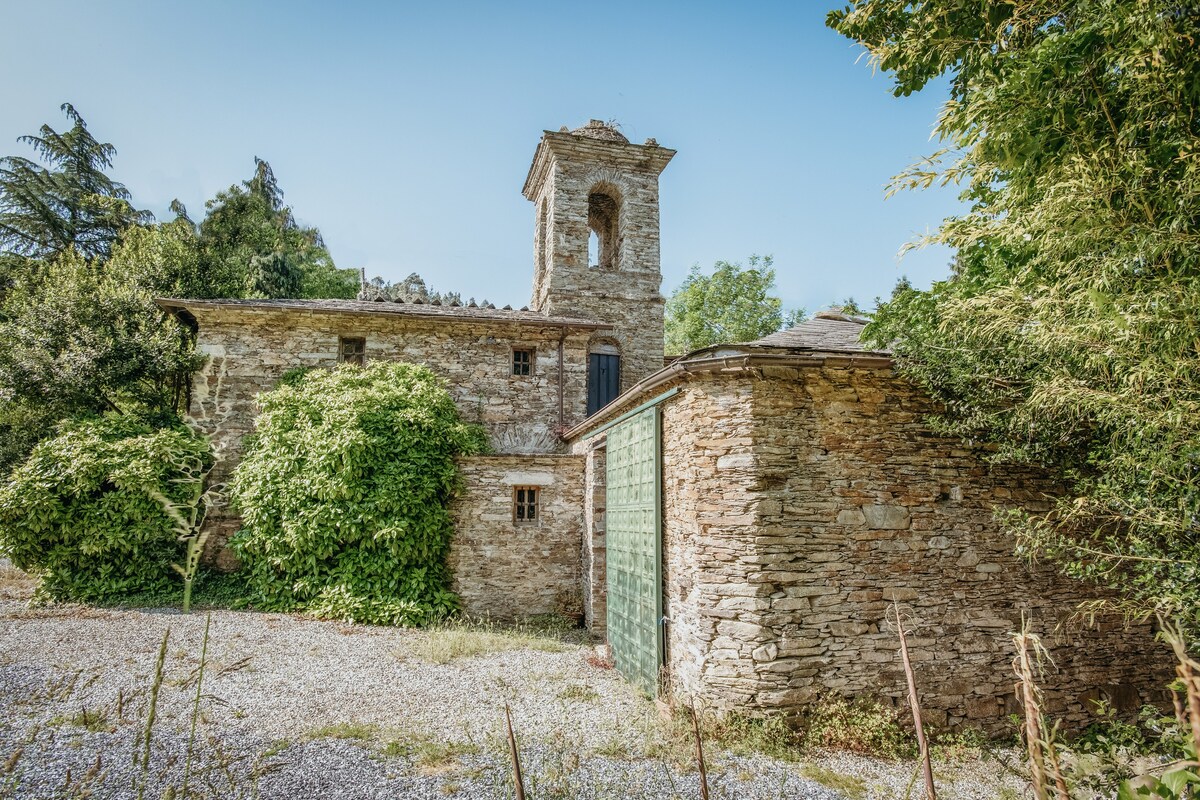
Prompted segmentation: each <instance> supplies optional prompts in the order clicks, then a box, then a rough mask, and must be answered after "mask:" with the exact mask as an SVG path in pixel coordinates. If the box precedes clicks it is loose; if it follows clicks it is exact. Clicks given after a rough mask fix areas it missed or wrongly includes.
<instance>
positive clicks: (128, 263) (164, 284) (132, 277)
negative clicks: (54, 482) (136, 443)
mask: <svg viewBox="0 0 1200 800" xmlns="http://www.w3.org/2000/svg"><path fill="white" fill-rule="evenodd" d="M194 238H195V234H194V232H193V231H192V230H191V229H190V227H189V226H187V225H186V224H181V223H178V222H175V223H166V224H162V225H154V226H135V227H131V228H128V229H127V230H126V233H125V235H124V236H123V237H122V238H121V240H120V242H119V243H118V244H117V245H116V246H115V247H114V248H113V249H112V253H111V255H110V257H109V259H108V260H107V261H106V262H103V263H101V262H99V261H96V260H92V261H89V260H87V259H86V258H84V257H83V256H82V255H80V254H79V253H78V252H76V251H75V250H74V249H69V250H67V251H65V252H64V253H62V254H61V255H59V256H57V257H55V258H53V259H50V260H49V261H47V262H45V263H44V265H43V266H42V268H41V269H40V270H39V273H38V274H37V275H36V276H34V275H27V276H25V277H24V278H22V279H21V280H19V281H17V282H16V284H15V285H14V286H13V288H12V289H11V290H10V292H9V295H8V297H7V298H6V300H5V303H4V306H3V308H4V316H3V317H2V318H0V474H3V473H5V472H6V471H7V469H8V468H10V467H11V466H12V465H13V464H15V463H16V462H18V461H20V460H21V459H22V458H24V456H25V455H26V454H27V453H28V452H29V451H30V450H31V449H32V448H33V446H34V445H35V444H36V443H37V442H38V441H39V440H41V439H42V438H45V437H46V436H49V435H50V434H52V433H53V430H54V428H55V426H56V425H57V424H58V422H60V421H61V420H64V419H67V418H69V417H73V416H80V415H95V414H102V413H119V414H132V415H136V416H141V417H149V418H159V419H163V420H168V419H170V418H172V417H175V416H177V415H178V414H180V413H182V412H183V411H184V410H185V408H184V406H185V404H186V400H187V389H188V382H189V378H190V375H191V373H192V371H193V370H195V369H196V368H197V367H199V365H200V359H199V358H198V357H197V356H196V355H195V353H194V352H193V345H194V342H193V337H192V334H191V331H189V330H188V329H187V328H185V327H183V326H181V325H180V324H179V323H178V322H176V321H175V320H174V319H173V318H170V317H167V316H166V315H165V314H164V313H163V312H162V310H161V309H159V308H158V306H156V305H155V303H154V298H155V297H158V296H163V295H188V294H191V293H193V291H194V288H195V285H196V276H197V272H196V270H195V264H196V250H195V246H194V241H193V240H194Z"/></svg>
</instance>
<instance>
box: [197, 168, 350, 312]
mask: <svg viewBox="0 0 1200 800" xmlns="http://www.w3.org/2000/svg"><path fill="white" fill-rule="evenodd" d="M254 167H255V169H254V176H253V177H252V178H250V180H248V181H245V182H243V183H242V184H241V185H236V184H235V185H233V186H230V187H229V188H228V189H226V190H225V191H223V192H220V193H219V194H218V195H217V196H216V197H215V198H213V199H212V200H210V201H208V203H207V210H208V213H207V214H206V215H205V218H204V221H203V222H201V223H200V226H199V237H200V238H199V246H200V252H201V263H202V269H203V270H204V272H205V273H206V274H207V275H208V276H209V279H210V283H211V291H212V292H213V293H214V296H221V297H268V298H270V297H276V298H279V297H282V298H297V297H332V298H353V297H355V296H356V295H357V293H358V290H359V281H358V273H357V272H355V271H354V270H352V269H337V268H336V267H335V266H334V263H333V258H332V257H331V256H330V255H329V250H328V249H327V248H326V247H325V243H324V241H323V240H322V239H321V233H320V231H318V230H317V229H316V228H307V227H304V226H301V225H299V224H298V223H297V222H296V219H295V217H294V216H293V214H292V210H291V208H290V207H288V206H286V205H284V202H283V191H282V190H281V189H280V188H279V183H278V181H277V180H276V179H275V173H274V171H273V170H272V169H271V165H270V164H268V163H267V162H266V161H264V160H262V159H260V158H255V159H254Z"/></svg>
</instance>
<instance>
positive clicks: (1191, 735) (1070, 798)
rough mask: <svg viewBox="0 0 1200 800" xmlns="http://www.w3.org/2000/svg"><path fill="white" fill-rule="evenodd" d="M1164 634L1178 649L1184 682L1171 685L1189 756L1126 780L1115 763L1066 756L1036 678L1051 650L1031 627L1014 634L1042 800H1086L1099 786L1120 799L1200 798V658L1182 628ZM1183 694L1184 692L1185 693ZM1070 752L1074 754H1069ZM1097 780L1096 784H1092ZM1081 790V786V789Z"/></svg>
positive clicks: (1034, 777) (1035, 785)
mask: <svg viewBox="0 0 1200 800" xmlns="http://www.w3.org/2000/svg"><path fill="white" fill-rule="evenodd" d="M1162 629H1163V630H1162V633H1160V636H1161V638H1162V639H1163V640H1164V641H1165V642H1167V644H1169V645H1170V646H1171V648H1172V650H1173V651H1174V653H1175V658H1176V660H1177V662H1178V664H1177V666H1176V674H1177V675H1178V680H1177V681H1176V682H1175V684H1174V685H1173V686H1172V687H1171V689H1172V695H1173V697H1174V699H1175V716H1176V720H1177V722H1178V724H1179V726H1180V728H1181V729H1182V730H1183V731H1185V734H1184V742H1183V744H1182V750H1183V757H1182V758H1179V759H1176V760H1174V761H1171V762H1169V763H1166V764H1161V765H1158V766H1156V767H1153V768H1151V769H1147V770H1145V771H1143V772H1142V773H1141V774H1139V775H1135V776H1134V777H1132V778H1128V779H1122V778H1121V777H1120V776H1119V774H1114V772H1115V771H1114V770H1112V769H1110V768H1109V767H1111V765H1108V764H1101V765H1100V766H1099V767H1098V768H1097V767H1096V766H1095V765H1087V766H1083V765H1081V764H1080V763H1071V761H1069V760H1066V759H1064V758H1063V755H1064V748H1062V747H1061V746H1060V745H1059V744H1058V743H1057V742H1056V733H1057V727H1058V726H1057V723H1055V724H1052V725H1051V724H1048V723H1047V721H1046V718H1045V716H1044V714H1043V712H1042V708H1041V697H1042V695H1041V690H1040V689H1039V688H1038V687H1037V683H1036V681H1035V676H1034V663H1035V661H1039V660H1040V659H1041V658H1042V657H1044V656H1045V654H1046V651H1045V648H1044V647H1043V646H1042V644H1041V641H1040V639H1039V638H1038V636H1037V635H1036V634H1031V633H1029V632H1028V631H1026V630H1023V631H1022V632H1021V633H1018V634H1014V635H1013V642H1014V644H1016V647H1017V657H1016V659H1015V660H1014V661H1013V667H1014V670H1015V671H1016V674H1017V679H1018V683H1017V696H1018V699H1019V700H1020V701H1021V705H1022V711H1023V713H1024V718H1025V719H1024V738H1025V747H1026V751H1027V754H1028V759H1029V773H1030V775H1029V777H1030V785H1031V788H1032V789H1033V793H1034V796H1035V797H1036V798H1037V800H1083V799H1084V798H1090V797H1094V796H1096V795H1095V794H1094V791H1093V789H1098V790H1099V791H1102V792H1104V793H1105V796H1112V795H1111V794H1109V792H1111V791H1115V796H1116V798H1117V800H1139V799H1144V800H1196V798H1197V797H1200V794H1198V792H1200V760H1198V758H1197V743H1200V662H1197V661H1196V660H1195V659H1193V658H1192V657H1191V656H1189V655H1188V653H1187V649H1186V645H1185V639H1184V636H1183V634H1182V632H1181V631H1180V630H1179V628H1178V627H1176V626H1174V625H1172V624H1170V623H1167V622H1162ZM1181 695H1182V696H1181ZM1068 755H1070V754H1069V753H1068ZM1087 784H1091V786H1087ZM1075 790H1078V792H1077V791H1075Z"/></svg>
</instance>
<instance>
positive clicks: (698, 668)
mask: <svg viewBox="0 0 1200 800" xmlns="http://www.w3.org/2000/svg"><path fill="white" fill-rule="evenodd" d="M932 410H933V409H932V406H931V404H930V403H929V402H928V401H927V400H926V399H924V398H923V397H922V396H921V395H920V393H918V392H917V391H915V390H914V389H913V388H911V387H910V386H908V385H907V384H906V383H905V382H904V381H902V380H899V379H897V378H896V377H894V376H893V375H892V374H891V373H890V371H888V370H880V369H852V368H849V367H837V366H825V367H822V368H813V369H803V370H801V369H780V368H772V367H768V368H766V369H765V370H764V371H763V372H760V373H759V374H758V375H757V376H754V375H751V374H750V373H747V372H742V373H740V376H729V375H723V376H722V375H709V376H705V377H698V378H693V379H692V380H691V382H689V383H687V384H685V385H684V387H683V391H681V392H680V394H678V395H677V396H675V397H674V398H671V399H669V400H667V401H666V402H665V403H664V404H663V439H664V441H663V474H664V482H663V483H664V485H663V491H664V496H663V508H664V542H663V544H664V562H665V563H664V573H665V584H664V604H665V609H666V612H667V618H668V628H667V637H666V640H667V667H668V674H669V676H670V681H671V689H672V691H674V692H675V693H676V694H678V695H682V696H698V697H700V698H701V699H702V700H703V701H704V702H706V703H708V704H710V705H712V706H714V707H717V708H722V709H727V710H733V709H740V710H746V709H757V710H760V711H772V710H783V711H794V710H797V709H799V708H800V707H802V706H803V705H805V704H807V703H809V702H812V701H814V700H816V699H817V698H819V697H820V696H821V695H822V694H825V693H837V694H841V695H846V696H874V697H882V698H890V699H892V700H893V701H894V702H896V703H903V696H904V693H905V688H904V677H903V673H902V670H901V665H900V662H899V657H898V652H897V651H898V646H897V641H896V636H895V631H894V626H893V625H890V624H889V623H888V621H887V618H888V615H889V613H890V609H891V605H892V602H893V601H898V602H899V603H900V606H901V609H902V611H903V613H904V614H905V617H906V620H907V622H908V625H909V629H910V630H912V632H913V633H912V636H911V638H910V641H909V646H910V648H911V654H912V658H913V661H914V665H915V668H916V670H917V677H918V683H919V685H920V687H921V689H922V700H923V703H924V705H925V709H926V713H927V716H928V718H929V719H930V720H931V721H932V722H933V723H934V724H936V725H939V726H955V725H960V724H964V723H966V724H970V725H974V726H978V727H982V728H985V729H988V730H993V731H996V730H1001V729H1003V728H1004V726H1005V725H1006V722H1005V721H1004V720H1005V716H1006V714H1007V713H1010V712H1011V711H1013V710H1014V708H1013V706H1012V699H1011V698H1012V694H1013V692H1012V683H1013V677H1012V668H1011V661H1012V656H1013V652H1012V646H1011V641H1010V633H1011V632H1012V631H1015V630H1018V629H1019V628H1020V627H1021V625H1022V619H1023V617H1028V618H1029V619H1031V620H1032V626H1033V629H1034V630H1035V631H1037V632H1039V633H1041V634H1042V635H1043V636H1044V638H1045V642H1046V644H1047V645H1048V646H1049V647H1050V651H1051V654H1052V657H1053V659H1054V665H1053V667H1051V672H1050V674H1049V675H1048V676H1047V678H1046V682H1045V683H1046V686H1047V687H1048V688H1047V711H1049V712H1050V713H1052V714H1054V715H1055V716H1057V717H1060V718H1063V719H1064V720H1066V721H1067V722H1068V723H1069V724H1079V723H1082V722H1084V721H1086V720H1087V719H1088V718H1089V715H1090V711H1091V709H1090V707H1089V706H1090V702H1089V701H1091V700H1093V699H1097V698H1099V697H1105V698H1107V699H1109V700H1111V701H1113V702H1114V703H1115V704H1116V705H1118V706H1119V707H1121V708H1123V709H1126V710H1128V709H1130V708H1134V707H1136V706H1137V705H1139V704H1140V703H1142V702H1149V701H1161V699H1162V695H1161V691H1162V689H1161V687H1162V686H1163V685H1165V683H1166V681H1167V680H1168V679H1169V670H1167V669H1166V668H1165V665H1166V664H1167V663H1168V662H1167V659H1166V654H1165V652H1162V651H1161V646H1160V645H1157V644H1156V643H1154V642H1153V640H1152V636H1151V631H1150V630H1149V628H1148V626H1145V625H1141V626H1137V625H1135V626H1133V627H1131V628H1128V629H1126V628H1125V627H1124V626H1123V625H1122V624H1120V623H1119V622H1117V621H1113V620H1102V621H1101V623H1100V625H1099V626H1098V627H1097V628H1084V629H1080V626H1079V625H1077V624H1072V623H1071V617H1072V614H1073V611H1074V609H1075V608H1076V606H1077V605H1078V603H1079V602H1080V601H1081V600H1084V599H1087V598H1088V597H1092V596H1098V595H1100V592H1099V591H1094V590H1092V589H1091V588H1090V587H1088V586H1086V585H1084V584H1080V583H1077V582H1074V581H1070V580H1067V579H1065V578H1062V577H1061V576H1059V575H1058V574H1057V573H1056V572H1055V571H1054V569H1053V568H1052V567H1050V566H1048V565H1030V564H1028V563H1026V562H1025V561H1023V560H1021V559H1019V558H1017V557H1016V556H1015V555H1014V542H1013V541H1012V539H1011V538H1009V537H1008V536H1006V535H1005V534H1004V533H1003V532H1002V531H1001V530H1000V528H999V526H998V525H997V523H996V522H995V520H994V518H993V511H992V509H993V506H1000V507H1004V506H1019V507H1022V508H1026V509H1029V510H1035V511H1036V510H1042V509H1045V508H1047V499H1046V497H1047V494H1046V493H1047V492H1049V491H1051V490H1052V484H1051V483H1050V482H1049V481H1048V480H1047V479H1046V478H1045V477H1044V476H1042V475H1040V474H1038V473H1037V472H1036V471H1033V470H1028V469H1018V468H1012V467H999V466H989V465H988V463H987V462H986V461H985V459H984V457H983V456H984V455H985V454H983V453H980V452H978V451H975V450H972V449H968V448H965V447H963V446H962V445H961V444H959V443H957V442H954V441H950V440H947V439H943V438H940V437H937V436H935V435H934V434H933V433H932V432H931V431H930V430H929V429H928V428H927V426H926V425H925V423H924V422H923V420H924V419H925V418H926V416H927V415H928V414H929V413H930V412H931V411H932Z"/></svg>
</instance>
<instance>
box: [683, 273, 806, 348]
mask: <svg viewBox="0 0 1200 800" xmlns="http://www.w3.org/2000/svg"><path fill="white" fill-rule="evenodd" d="M747 263H748V266H746V267H743V266H742V265H741V264H739V263H731V262H729V261H718V262H717V263H716V264H715V265H714V266H713V272H712V274H711V275H706V274H704V273H703V272H702V271H701V270H700V265H699V264H696V265H695V266H693V267H692V271H691V272H690V273H688V276H687V278H686V279H685V280H684V282H683V283H682V284H681V285H680V286H679V288H678V289H676V290H675V291H674V292H673V293H672V294H671V297H670V298H669V299H668V300H667V306H666V341H665V345H666V352H667V353H668V354H673V355H678V354H680V353H688V352H691V351H692V350H697V349H699V348H701V347H707V346H709V345H712V344H726V343H733V342H749V341H753V340H755V339H759V338H762V337H763V336H766V335H767V334H770V333H774V332H775V331H777V330H779V329H780V328H781V327H782V326H783V325H785V324H786V325H789V326H790V325H794V324H795V323H796V322H797V321H799V320H800V319H802V318H803V316H804V312H803V311H788V312H786V313H785V312H784V310H783V302H782V301H781V300H780V299H779V298H778V297H776V296H774V295H773V294H772V292H774V290H775V268H774V266H773V259H772V258H771V256H762V257H760V256H756V255H752V256H750V258H749V261H748V262H747Z"/></svg>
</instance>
